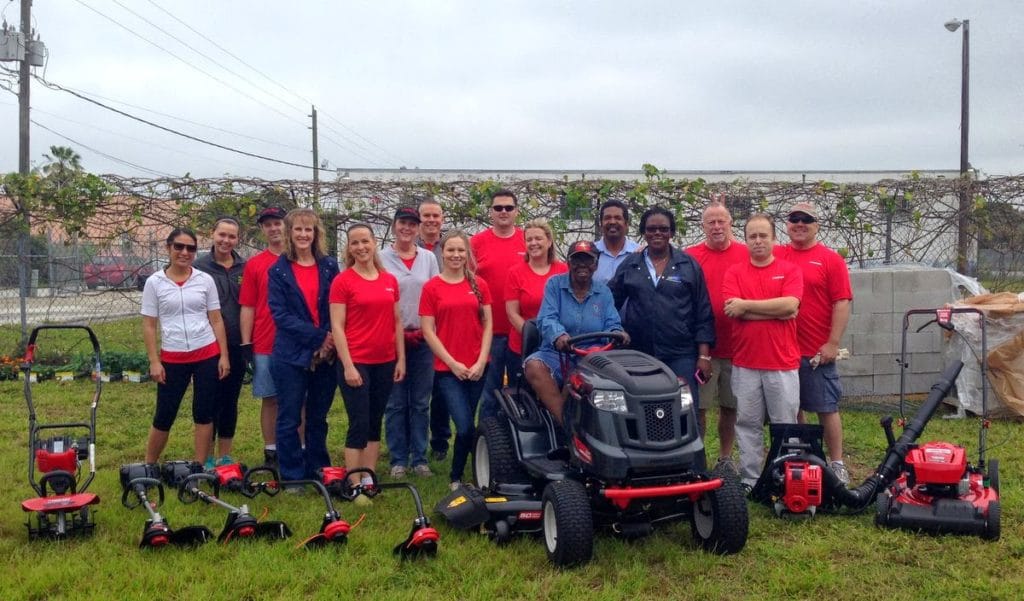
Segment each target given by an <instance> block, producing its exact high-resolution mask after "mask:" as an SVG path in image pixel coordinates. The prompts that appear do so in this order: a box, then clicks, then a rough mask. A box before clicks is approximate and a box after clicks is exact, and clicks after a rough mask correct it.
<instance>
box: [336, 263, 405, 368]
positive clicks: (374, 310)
mask: <svg viewBox="0 0 1024 601" xmlns="http://www.w3.org/2000/svg"><path fill="white" fill-rule="evenodd" d="M330 300H331V304H332V305H345V339H346V340H347V341H348V352H349V354H350V355H351V356H352V362H353V363H363V364H371V365H373V364H378V363H387V362H388V361H394V360H395V358H396V357H397V356H398V353H397V352H396V351H395V303H397V302H398V280H396V279H395V276H393V275H391V274H390V273H388V272H386V271H381V272H380V273H379V274H378V276H377V278H376V279H373V280H368V279H366V278H364V277H363V276H362V275H360V274H358V273H357V272H356V270H355V269H346V270H345V271H343V272H341V274H340V275H338V277H336V278H334V281H333V282H331V296H330Z"/></svg>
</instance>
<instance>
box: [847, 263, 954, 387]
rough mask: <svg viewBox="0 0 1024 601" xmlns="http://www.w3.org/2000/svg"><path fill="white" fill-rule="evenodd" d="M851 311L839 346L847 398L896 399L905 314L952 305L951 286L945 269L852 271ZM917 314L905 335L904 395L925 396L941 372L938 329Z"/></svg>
mask: <svg viewBox="0 0 1024 601" xmlns="http://www.w3.org/2000/svg"><path fill="white" fill-rule="evenodd" d="M850 283H851V285H852V288H853V307H852V311H851V314H850V323H849V325H848V326H847V328H846V333H845V335H844V336H843V341H842V344H841V346H843V347H845V348H847V349H849V350H850V359H848V360H846V361H840V362H839V373H840V374H841V375H842V378H843V392H844V394H846V395H848V396H864V395H894V394H899V391H900V375H899V374H900V366H899V358H900V346H901V331H902V327H903V314H904V313H905V312H906V311H908V310H910V309H932V308H936V307H942V306H943V305H945V304H946V303H949V302H952V301H953V282H952V278H951V277H950V274H949V272H948V271H946V270H944V269H931V268H921V269H914V270H910V269H901V268H893V267H877V268H869V269H851V270H850ZM928 319H929V318H928V317H926V316H923V315H922V316H915V317H914V318H913V319H912V321H911V322H910V328H909V329H908V332H907V362H908V364H909V365H908V367H907V370H906V380H905V386H906V392H907V393H922V392H928V390H929V389H930V388H931V385H932V384H933V383H934V381H935V378H936V377H937V376H938V375H939V373H940V372H941V371H942V366H943V359H942V349H943V347H944V345H945V342H944V341H943V336H942V330H941V329H940V328H938V327H936V326H935V325H931V326H929V327H928V328H926V329H925V330H924V331H922V332H915V331H914V330H916V329H917V328H918V326H920V325H923V324H924V323H925V322H927V321H928Z"/></svg>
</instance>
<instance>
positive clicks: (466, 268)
mask: <svg viewBox="0 0 1024 601" xmlns="http://www.w3.org/2000/svg"><path fill="white" fill-rule="evenodd" d="M452 238H459V239H461V240H462V242H463V243H464V244H465V245H466V264H465V265H463V267H462V275H463V276H465V278H466V281H467V282H469V288H470V289H471V290H472V291H473V295H474V296H476V303H477V318H478V319H480V322H481V323H483V321H484V295H483V293H482V292H480V286H479V284H477V283H476V274H475V273H474V272H473V270H474V269H476V259H474V258H473V247H472V246H470V244H469V236H468V235H467V234H466V232H464V231H462V230H448V232H447V233H445V235H443V236H441V254H442V255H443V254H444V247H445V245H446V244H448V241H449V240H451V239H452Z"/></svg>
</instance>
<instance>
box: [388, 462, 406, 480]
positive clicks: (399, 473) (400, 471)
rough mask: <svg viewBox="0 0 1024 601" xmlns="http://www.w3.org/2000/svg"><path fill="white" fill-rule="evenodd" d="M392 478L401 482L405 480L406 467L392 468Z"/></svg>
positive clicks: (395, 466) (393, 466)
mask: <svg viewBox="0 0 1024 601" xmlns="http://www.w3.org/2000/svg"><path fill="white" fill-rule="evenodd" d="M391 477H392V478H393V479H395V480H401V479H403V478H405V466H404V465H392V466H391Z"/></svg>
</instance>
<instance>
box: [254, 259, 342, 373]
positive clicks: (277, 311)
mask: <svg viewBox="0 0 1024 601" xmlns="http://www.w3.org/2000/svg"><path fill="white" fill-rule="evenodd" d="M317 263H318V269H319V271H320V290H319V291H318V292H317V296H316V306H317V310H318V311H319V313H320V325H319V326H314V325H313V315H312V314H311V313H310V312H309V307H307V306H306V299H305V297H303V296H302V291H301V290H299V285H298V283H297V282H296V281H295V274H294V273H292V266H291V262H290V261H289V260H288V257H286V256H285V255H281V257H280V258H278V260H277V263H274V264H273V265H272V266H271V267H270V271H268V272H267V282H268V287H269V289H270V294H269V297H268V299H267V303H268V304H269V305H270V314H271V315H272V316H273V317H274V325H275V326H277V335H276V336H275V337H274V350H273V351H272V352H271V353H270V355H271V359H272V360H273V361H284V362H285V363H287V364H289V365H295V366H297V367H309V365H310V363H312V361H313V353H314V352H316V351H317V350H318V349H319V348H320V345H322V344H323V343H324V339H325V338H327V333H328V332H330V331H331V307H330V302H329V296H330V291H331V282H332V281H334V278H335V276H337V275H338V261H337V260H336V259H335V258H334V257H324V258H322V259H320V260H319V261H318V262H317Z"/></svg>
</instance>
